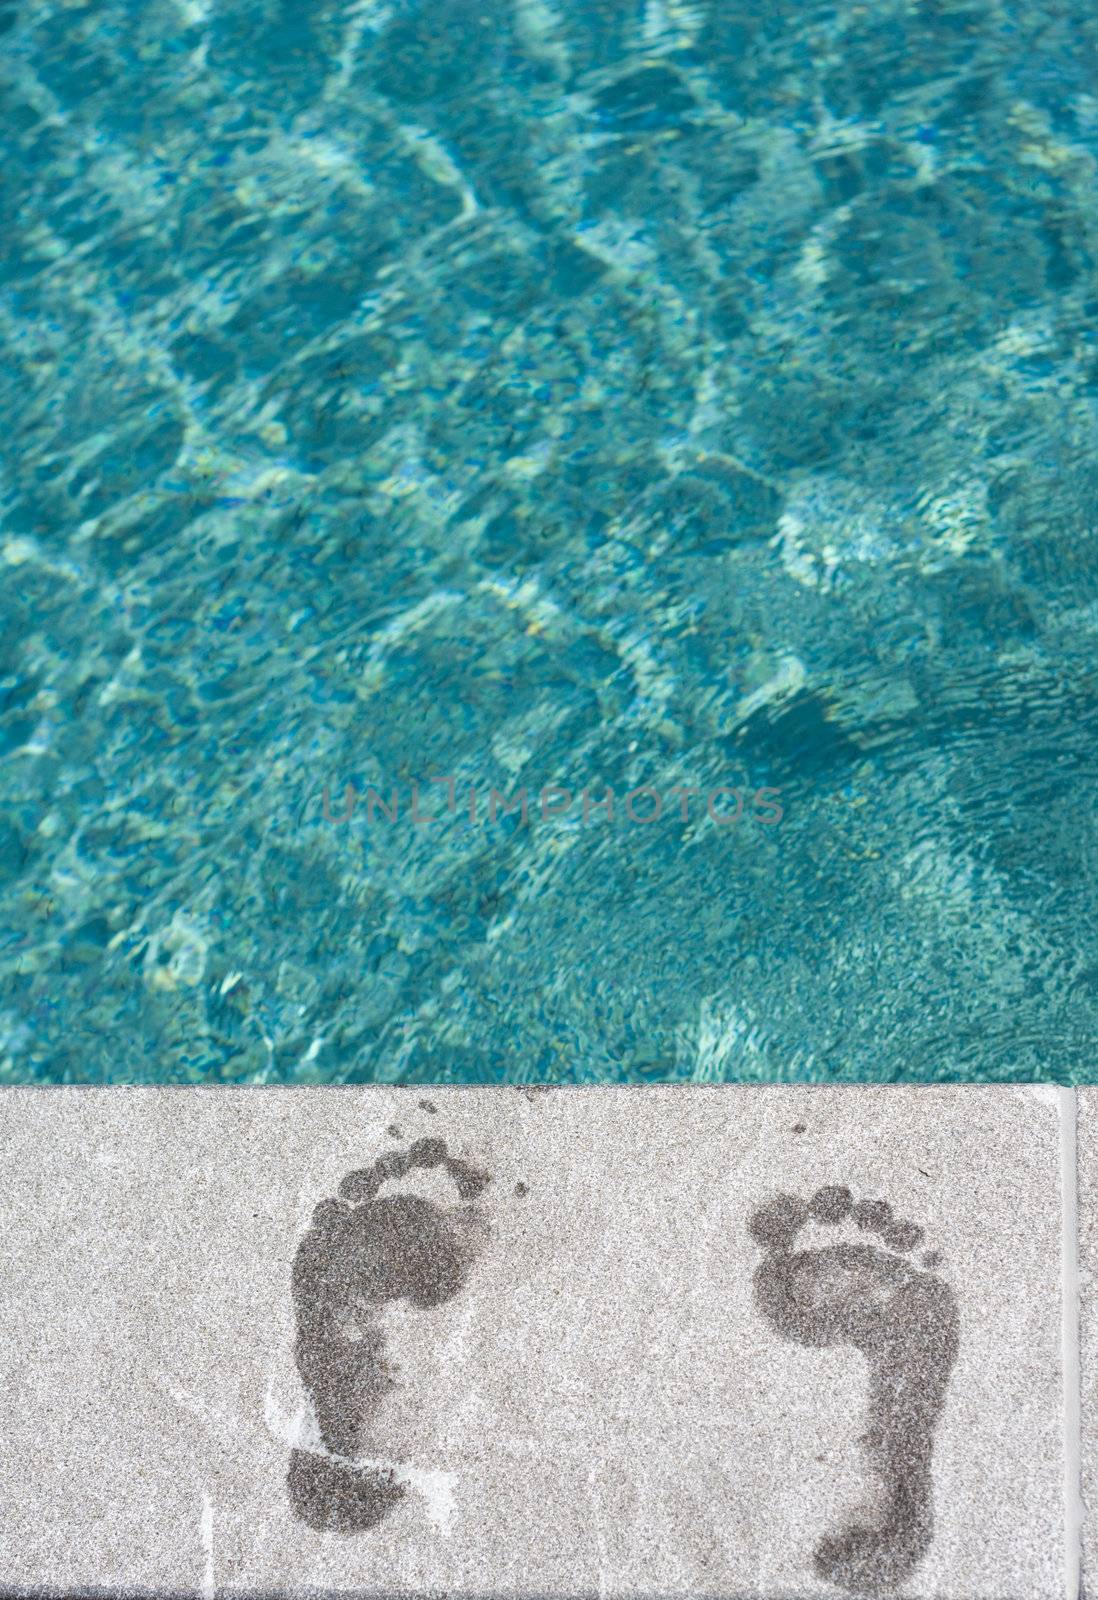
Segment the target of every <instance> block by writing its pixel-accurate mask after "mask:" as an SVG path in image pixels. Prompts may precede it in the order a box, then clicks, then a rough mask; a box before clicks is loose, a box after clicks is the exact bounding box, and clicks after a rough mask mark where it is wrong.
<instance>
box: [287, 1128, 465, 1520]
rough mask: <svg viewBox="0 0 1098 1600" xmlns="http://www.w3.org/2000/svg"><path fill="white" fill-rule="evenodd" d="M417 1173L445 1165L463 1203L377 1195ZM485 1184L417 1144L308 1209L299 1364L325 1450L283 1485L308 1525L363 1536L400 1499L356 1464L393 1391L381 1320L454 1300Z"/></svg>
mask: <svg viewBox="0 0 1098 1600" xmlns="http://www.w3.org/2000/svg"><path fill="white" fill-rule="evenodd" d="M417 1167H420V1168H441V1169H443V1170H444V1171H445V1173H446V1174H447V1175H448V1177H449V1178H450V1179H451V1181H452V1183H453V1185H454V1189H455V1191H456V1194H457V1198H458V1200H459V1201H460V1202H462V1203H460V1204H456V1205H452V1206H440V1205H436V1204H435V1203H434V1202H432V1201H430V1200H426V1199H424V1198H423V1197H422V1196H420V1195H418V1194H407V1193H405V1194H401V1193H399V1192H397V1193H387V1194H384V1195H382V1194H380V1193H379V1191H380V1190H381V1188H382V1186H383V1185H385V1184H388V1183H390V1182H395V1181H396V1180H399V1179H401V1178H403V1177H404V1176H405V1175H406V1174H407V1173H409V1172H410V1171H412V1170H413V1169H414V1168H417ZM490 1181H491V1180H490V1178H489V1175H488V1174H487V1173H486V1172H478V1171H476V1170H475V1169H474V1168H473V1167H470V1166H468V1165H466V1163H465V1162H463V1161H458V1160H456V1159H455V1158H454V1157H452V1156H450V1155H449V1154H448V1153H447V1149H446V1144H445V1141H444V1140H442V1139H418V1140H417V1141H416V1142H415V1143H414V1144H413V1145H412V1146H411V1147H410V1149H409V1150H408V1151H407V1152H401V1151H392V1152H390V1153H388V1154H386V1155H383V1156H381V1157H380V1158H379V1159H378V1160H377V1161H375V1162H374V1164H373V1165H372V1166H370V1167H365V1168H363V1169H362V1170H361V1171H358V1172H352V1173H350V1174H349V1175H348V1176H347V1177H346V1178H344V1180H343V1182H342V1183H341V1184H340V1186H339V1198H338V1199H335V1200H324V1201H322V1202H321V1204H320V1205H318V1206H317V1208H316V1210H315V1211H314V1212H313V1218H312V1222H311V1224H310V1227H309V1230H308V1232H307V1233H306V1234H305V1236H304V1238H303V1239H302V1240H301V1243H300V1245H299V1246H298V1250H297V1255H296V1256H295V1258H294V1265H293V1297H294V1308H295V1311H296V1313H297V1340H296V1343H295V1346H294V1356H295V1359H296V1361H297V1369H298V1372H299V1374H300V1376H301V1380H302V1383H303V1384H304V1385H305V1389H306V1391H307V1392H308V1394H309V1397H310V1399H311V1400H312V1403H313V1409H314V1412H315V1415H316V1422H317V1426H318V1429H319V1432H320V1438H321V1441H322V1445H323V1450H322V1451H319V1450H316V1451H314V1450H294V1451H292V1452H291V1456H290V1469H289V1474H288V1477H287V1488H288V1490H289V1495H290V1501H291V1504H292V1505H293V1508H294V1510H295V1512H296V1514H297V1515H298V1517H300V1519H301V1520H302V1522H304V1523H306V1524H307V1525H308V1526H309V1527H310V1528H315V1529H317V1530H318V1531H321V1532H331V1533H359V1532H362V1531H363V1530H365V1529H367V1528H373V1527H376V1525H377V1524H378V1523H379V1522H381V1521H382V1519H383V1518H384V1517H385V1516H386V1515H387V1514H388V1513H389V1512H390V1511H391V1510H392V1508H393V1507H394V1506H395V1505H396V1504H397V1502H398V1501H399V1500H401V1499H402V1498H403V1496H404V1494H405V1485H404V1483H403V1482H401V1481H400V1479H399V1477H398V1476H397V1475H396V1473H394V1471H393V1470H392V1469H391V1468H389V1467H387V1466H385V1465H377V1464H373V1465H371V1464H363V1461H362V1457H363V1456H367V1457H368V1456H369V1454H370V1451H369V1439H368V1436H367V1435H368V1428H369V1423H370V1420H371V1417H372V1416H373V1415H374V1413H375V1412H376V1409H377V1407H378V1405H379V1404H380V1402H381V1401H382V1400H383V1399H384V1397H385V1396H386V1395H387V1394H388V1393H389V1392H390V1391H391V1390H393V1389H394V1388H395V1387H396V1380H395V1377H394V1374H393V1368H392V1366H391V1365H390V1363H389V1362H388V1361H387V1360H386V1354H385V1331H384V1328H383V1326H382V1322H381V1313H382V1311H383V1308H384V1306H385V1305H386V1303H387V1302H389V1301H393V1300H401V1299H404V1300H407V1301H408V1302H409V1303H410V1304H411V1305H413V1306H417V1307H420V1308H427V1307H430V1306H438V1305H441V1304H442V1303H443V1302H444V1301H446V1300H450V1299H451V1298H452V1297H453V1296H454V1295H455V1294H457V1293H458V1291H459V1290H460V1289H461V1287H462V1285H463V1284H464V1282H465V1278H466V1274H467V1272H468V1269H469V1267H470V1265H471V1264H472V1262H473V1261H474V1260H475V1258H476V1256H477V1254H478V1252H479V1249H480V1245H481V1242H482V1240H483V1237H484V1234H485V1227H484V1223H483V1218H482V1217H481V1215H480V1213H479V1211H478V1210H477V1208H476V1207H475V1206H473V1205H472V1204H470V1202H471V1201H473V1200H475V1199H476V1197H477V1196H478V1195H479V1194H480V1193H481V1191H482V1190H483V1189H484V1188H485V1186H486V1185H487V1184H488V1183H489V1182H490Z"/></svg>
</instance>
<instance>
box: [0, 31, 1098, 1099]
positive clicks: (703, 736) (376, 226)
mask: <svg viewBox="0 0 1098 1600" xmlns="http://www.w3.org/2000/svg"><path fill="white" fill-rule="evenodd" d="M0 29H3V30H4V31H3V37H2V39H0V99H2V104H3V107H4V110H3V117H2V122H0V126H2V133H0V138H2V144H3V173H4V177H3V185H2V188H0V205H2V208H3V229H4V240H5V245H6V249H5V251H4V252H3V254H2V257H0V416H2V420H3V427H2V428H0V1077H2V1078H3V1079H5V1080H7V1081H33V1080H39V1079H47V1080H53V1081H104V1080H110V1081H155V1082H185V1081H196V1080H212V1081H252V1080H256V1081H264V1082H283V1081H343V1080H352V1081H362V1080H366V1079H379V1080H410V1081H424V1082H428V1081H429V1082H440V1081H454V1080H457V1081H484V1080H500V1079H504V1080H512V1081H533V1080H542V1081H556V1080H573V1079H575V1080H592V1079H607V1080H617V1079H623V1078H628V1079H640V1078H647V1079H669V1078H701V1079H710V1080H712V1079H721V1078H727V1079H741V1080H743V1079H747V1080H767V1079H785V1080H790V1079H803V1080H811V1081H816V1080H830V1079H839V1080H858V1079H870V1080H889V1079H956V1078H961V1079H986V1080H1010V1079H1037V1078H1041V1079H1048V1080H1051V1081H1060V1082H1068V1081H1084V1080H1086V1079H1087V1078H1089V1079H1091V1080H1092V1081H1094V1080H1095V1078H1096V1077H1098V1048H1096V1040H1098V940H1096V925H1098V919H1096V913H1095V905H1094V889H1093V884H1094V874H1095V869H1096V868H1098V832H1096V826H1095V807H1094V785H1095V780H1096V778H1098V755H1096V749H1098V746H1096V736H1098V665H1096V652H1095V645H1096V641H1098V535H1096V531H1095V529H1096V524H1098V492H1096V491H1098V436H1096V420H1098V317H1096V314H1098V273H1096V266H1095V261H1096V253H1098V182H1096V177H1098V171H1096V162H1098V17H1096V15H1095V13H1094V10H1093V7H1092V6H1091V5H1090V3H1089V0H1086V3H1084V0H1065V3H1064V4H1061V5H1058V6H1057V7H1055V8H1053V7H1052V6H1051V4H1049V3H1048V0H1044V3H1041V4H1037V5H1034V4H1030V3H1027V4H1024V5H1023V4H1021V3H1020V0H1014V3H1010V4H999V5H997V4H991V3H983V0H979V3H977V0H973V3H965V4H956V5H952V4H947V3H945V0H941V3H890V0H885V3H881V4H871V5H853V4H846V5H843V6H833V5H818V4H813V3H807V4H806V3H803V0H800V3H797V4H795V5H794V4H791V3H789V0H777V3H773V4H769V5H768V4H765V3H764V0H732V3H720V0H698V3H697V4H689V3H686V0H648V3H647V4H645V3H638V4H625V3H622V4H610V3H603V0H599V3H594V4H587V3H582V4H581V3H579V0H574V3H570V4H564V3H561V0H507V3H501V0H489V3H487V4H483V5H478V4H476V3H474V0H435V3H433V4H431V5H427V4H414V3H408V0H394V3H392V4H388V3H385V0H360V3H356V4H343V3H335V0H325V3H313V0H300V3H298V4H295V5H289V4H285V3H282V4H280V3H277V0H268V3H263V4H256V3H250V0H249V3H243V0H140V3H114V4H107V3H102V4H99V3H96V4H90V5H81V4H79V3H77V4H61V3H58V0H49V3H45V4H39V3H34V0H24V3H22V4H19V3H17V4H14V5H13V4H11V3H6V4H4V5H3V6H2V7H0ZM430 779H436V780H443V781H438V782H435V783H430V782H429V780H430ZM416 784H418V785H419V791H418V813H419V814H420V815H425V814H432V815H434V816H435V817H436V819H437V820H435V821H433V822H419V823H417V822H415V821H414V820H413V819H412V817H411V815H410V811H411V803H412V799H413V785H416ZM371 786H372V787H373V788H374V790H376V795H375V797H374V799H375V801H376V800H377V799H378V798H379V797H380V799H381V800H383V801H384V803H385V806H386V807H387V808H388V810H387V811H382V809H381V808H380V806H379V805H378V804H376V803H373V804H371V803H370V799H369V794H368V791H369V790H370V788H371ZM326 788H327V789H328V791H329V803H328V805H327V807H326V806H325V801H324V791H325V789H326ZM493 789H495V790H496V791H498V793H499V794H502V795H505V796H506V797H507V800H508V801H509V802H510V805H511V808H510V809H509V810H504V809H503V807H502V805H501V804H498V803H494V802H493V801H492V790H493ZM641 789H643V790H648V791H650V792H649V793H647V794H644V795H640V796H637V795H633V798H632V800H631V801H630V805H631V808H632V811H633V813H634V815H633V816H630V815H629V814H628V813H627V811H626V807H625V798H626V796H627V795H631V794H632V793H633V791H635V790H641ZM682 789H685V790H688V791H689V790H694V791H697V792H696V793H694V794H689V793H688V794H685V795H676V794H675V793H674V791H676V790H682ZM733 789H739V790H740V791H741V793H740V795H739V797H738V798H737V797H736V796H734V795H732V794H730V793H728V792H722V793H721V794H720V795H719V796H718V795H717V791H718V790H720V791H729V790H733ZM348 790H349V793H350V804H349V805H346V804H345V801H346V800H347V798H348ZM522 790H525V791H526V792H527V798H528V802H529V805H528V814H527V816H526V817H525V819H524V818H523V816H522V814H521V809H520V804H519V801H520V799H521V791H522ZM562 790H563V791H566V792H567V795H569V796H571V799H570V800H566V798H565V796H564V795H562V794H561V793H560V791H562ZM761 791H768V792H767V793H766V794H765V795H763V798H762V799H759V798H758V796H759V794H760V792H761ZM543 792H544V793H543ZM585 792H586V804H585V801H584V794H585ZM608 793H609V794H610V795H611V796H612V797H613V799H614V802H615V811H614V815H613V816H608V815H607V812H606V808H605V805H602V806H600V805H599V804H598V802H600V801H605V799H606V797H607V794H608ZM470 794H472V796H473V797H474V800H473V804H475V817H470V804H471V802H470ZM714 796H716V798H714ZM451 799H452V801H453V810H452V811H450V810H449V809H448V805H449V803H450V801H451ZM543 801H544V803H543ZM493 805H494V806H495V815H494V817H493V816H492V809H493ZM739 806H742V814H741V815H740V817H739V820H733V818H734V817H735V813H736V809H737V807H739ZM767 806H769V810H768V809H767ZM710 808H712V811H713V815H710V814H709V813H710ZM326 809H327V816H326V815H325V810H326ZM585 810H586V815H585ZM657 810H658V815H654V816H653V820H651V821H647V822H646V821H642V820H639V819H640V818H641V817H642V816H645V815H648V814H649V813H650V812H651V813H655V812H656V811H657ZM543 811H544V813H545V814H544V815H543V814H542V813H543ZM348 813H349V815H348ZM775 813H778V814H779V815H775ZM341 816H347V820H346V821H339V820H338V818H339V817H341Z"/></svg>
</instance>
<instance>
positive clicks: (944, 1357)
mask: <svg viewBox="0 0 1098 1600" xmlns="http://www.w3.org/2000/svg"><path fill="white" fill-rule="evenodd" d="M810 1224H816V1225H817V1226H818V1229H820V1230H822V1236H821V1237H819V1239H818V1241H817V1240H813V1241H812V1242H811V1243H808V1242H806V1239H805V1230H806V1229H807V1228H808V1227H809V1225H810ZM748 1226H749V1231H750V1233H751V1236H752V1238H753V1239H754V1240H755V1243H756V1244H757V1245H759V1246H760V1247H761V1249H762V1252H763V1256H762V1261H761V1262H760V1263H759V1265H758V1267H757V1268H756V1271H755V1277H754V1289H755V1300H756V1304H757V1306H758V1308H759V1310H760V1311H761V1312H762V1314H763V1315H764V1316H765V1317H766V1319H767V1321H768V1322H769V1323H770V1325H771V1326H772V1327H773V1328H774V1330H775V1331H776V1332H777V1333H778V1334H780V1335H781V1336H782V1337H783V1338H784V1339H788V1340H790V1341H791V1342H794V1343H797V1344H803V1345H812V1346H816V1347H821V1346H831V1345H850V1346H853V1348H854V1349H856V1350H858V1351H860V1352H861V1354H862V1355H863V1356H864V1357H865V1360H866V1364H867V1366H868V1369H869V1415H868V1418H867V1422H866V1427H865V1430H864V1432H863V1435H862V1444H863V1447H864V1449H865V1451H866V1455H867V1458H868V1465H869V1466H870V1467H871V1468H872V1469H873V1472H874V1475H875V1476H876V1477H877V1479H878V1480H879V1482H880V1483H881V1484H882V1486H883V1490H882V1496H881V1501H880V1504H879V1507H878V1510H877V1514H876V1516H875V1517H874V1518H873V1519H872V1521H864V1520H852V1521H850V1522H849V1523H848V1524H847V1525H846V1526H844V1527H841V1528H839V1529H837V1530H836V1531H835V1532H832V1533H828V1534H825V1535H824V1537H823V1538H822V1539H821V1540H820V1542H819V1544H818V1545H817V1546H816V1550H815V1558H814V1560H815V1568H816V1572H817V1573H818V1575H819V1576H820V1577H822V1578H825V1579H827V1580H828V1581H829V1582H831V1583H834V1584H836V1585H837V1586H839V1587H841V1588H843V1589H846V1590H849V1591H851V1592H853V1593H857V1594H877V1593H881V1592H888V1591H890V1590H893V1589H895V1588H897V1587H898V1586H899V1585H900V1584H902V1583H903V1582H904V1581H905V1580H906V1579H907V1578H908V1577H909V1576H910V1575H911V1573H912V1572H913V1571H914V1570H915V1568H916V1567H917V1565H918V1564H919V1562H920V1561H921V1560H922V1559H923V1557H924V1556H925V1555H926V1552H927V1550H928V1549H929V1547H930V1542H931V1539H932V1537H933V1531H934V1509H933V1485H932V1477H931V1457H932V1452H933V1445H934V1434H935V1430H936V1428H937V1425H938V1420H939V1418H940V1416H941V1412H942V1406H943V1404H944V1401H945V1396H946V1390H947V1388H948V1386H949V1380H950V1374H951V1373H952V1370H953V1364H954V1362H955V1360H956V1358H957V1350H958V1347H959V1341H960V1318H959V1315H958V1310H957V1302H956V1298H955V1296H954V1293H953V1290H952V1289H951V1288H950V1286H949V1284H948V1283H946V1282H945V1280H944V1279H943V1278H941V1277H939V1276H938V1275H937V1274H936V1273H934V1272H930V1271H926V1270H924V1269H922V1268H920V1267H918V1266H916V1265H915V1264H914V1263H913V1262H912V1261H911V1260H910V1259H909V1256H910V1253H911V1252H912V1251H914V1250H915V1249H916V1248H917V1247H918V1245H919V1244H920V1243H921V1242H922V1237H923V1234H922V1230H921V1229H920V1228H918V1227H917V1226H916V1225H915V1224H914V1223H910V1222H906V1221H902V1220H899V1219H897V1218H896V1217H894V1216H893V1213H892V1208H891V1206H890V1205H889V1204H888V1202H887V1201H883V1200H861V1201H855V1199H854V1196H853V1195H852V1194H851V1192H850V1190H849V1189H848V1188H846V1187H845V1186H838V1185H835V1186H828V1187H827V1188H823V1189H820V1190H818V1191H817V1192H816V1194H814V1195H813V1196H812V1198H811V1199H810V1200H807V1201H806V1200H802V1199H798V1198H795V1197H794V1196H792V1195H779V1196H778V1197H777V1198H776V1199H774V1200H772V1201H770V1202H768V1203H767V1204H766V1205H764V1206H762V1207H760V1208H759V1209H758V1210H757V1211H756V1212H755V1213H754V1215H753V1216H752V1217H751V1220H750V1223H749V1225H748ZM833 1228H834V1229H843V1230H844V1231H845V1235H846V1236H845V1237H843V1238H842V1239H841V1240H839V1241H837V1242H829V1240H828V1233H829V1231H830V1230H831V1229H833ZM814 1231H815V1230H814ZM869 1241H872V1242H869ZM924 1259H925V1258H924Z"/></svg>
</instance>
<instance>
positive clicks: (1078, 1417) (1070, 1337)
mask: <svg viewBox="0 0 1098 1600" xmlns="http://www.w3.org/2000/svg"><path fill="white" fill-rule="evenodd" d="M1059 1098H1060V1185H1061V1219H1062V1220H1061V1282H1062V1284H1063V1342H1062V1354H1063V1373H1064V1591H1065V1594H1066V1597H1067V1600H1082V1594H1083V1589H1082V1573H1081V1566H1082V1544H1083V1478H1082V1472H1083V1449H1082V1399H1083V1389H1082V1373H1081V1367H1080V1361H1079V1162H1078V1149H1077V1141H1076V1121H1077V1117H1078V1097H1077V1094H1076V1091H1075V1090H1074V1089H1061V1090H1060V1091H1059Z"/></svg>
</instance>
